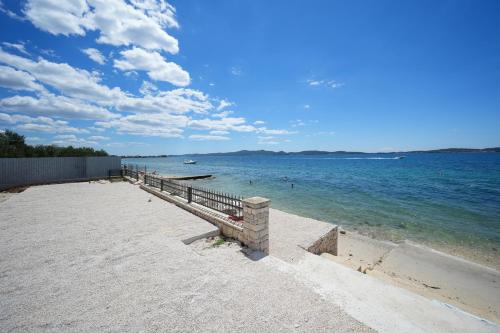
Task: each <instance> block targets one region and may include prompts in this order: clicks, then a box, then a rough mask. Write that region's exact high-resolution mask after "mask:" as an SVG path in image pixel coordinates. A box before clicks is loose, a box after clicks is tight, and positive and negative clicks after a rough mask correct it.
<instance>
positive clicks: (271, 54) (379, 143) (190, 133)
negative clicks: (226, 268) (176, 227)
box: [0, 0, 500, 155]
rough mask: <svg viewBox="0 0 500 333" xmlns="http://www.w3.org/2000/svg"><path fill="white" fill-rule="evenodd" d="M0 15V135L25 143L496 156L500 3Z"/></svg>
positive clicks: (229, 4) (111, 3) (162, 7)
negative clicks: (477, 151)
mask: <svg viewBox="0 0 500 333" xmlns="http://www.w3.org/2000/svg"><path fill="white" fill-rule="evenodd" d="M0 3H1V6H0V128H3V129H12V130H15V131H16V132H18V133H21V134H23V135H25V136H26V138H27V142H28V143H30V144H56V145H60V146H66V145H73V146H90V147H94V148H97V149H101V148H102V149H105V150H106V151H108V152H110V153H112V154H141V155H153V154H183V153H207V152H227V151H235V150H241V149H251V150H254V149H266V150H275V151H278V150H285V151H300V150H313V149H318V150H330V151H334V150H349V151H366V152H386V151H405V150H415V149H436V148H446V147H471V148H481V147H494V146H500V20H499V19H498V16H499V13H500V2H499V1H496V0H494V1H487V0H484V1H474V0H471V1H463V0H450V1H444V0H432V1H429V0H419V1H416V0H415V1H410V0H403V1H396V0H393V1H385V0H381V1H357V0H353V1H334V0H331V1H330V0H314V1H293V0H286V1H280V0H276V1H265V0H254V1H247V0H234V1H231V0H225V1H222V0H221V1H219V0H213V1H205V0H183V1H169V2H166V1H163V0H72V1H63V0H26V1H17V0H16V1H8V0H1V2H0Z"/></svg>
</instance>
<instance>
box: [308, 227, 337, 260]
mask: <svg viewBox="0 0 500 333" xmlns="http://www.w3.org/2000/svg"><path fill="white" fill-rule="evenodd" d="M338 236H339V227H335V228H333V229H332V230H331V231H330V232H328V233H327V234H325V235H324V236H323V237H321V238H320V239H318V240H317V241H316V242H314V243H313V244H312V245H311V246H309V248H308V249H307V251H309V252H311V253H314V254H322V253H330V254H333V255H335V256H336V255H337V254H338Z"/></svg>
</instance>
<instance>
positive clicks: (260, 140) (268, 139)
mask: <svg viewBox="0 0 500 333" xmlns="http://www.w3.org/2000/svg"><path fill="white" fill-rule="evenodd" d="M278 143H279V142H278V141H277V140H276V138H275V137H274V136H258V137H257V144H259V145H277V144H278Z"/></svg>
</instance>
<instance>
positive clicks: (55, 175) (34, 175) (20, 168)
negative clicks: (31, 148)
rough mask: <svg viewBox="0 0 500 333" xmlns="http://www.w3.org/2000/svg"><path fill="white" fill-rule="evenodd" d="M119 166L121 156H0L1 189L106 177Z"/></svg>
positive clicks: (117, 169) (117, 170)
mask: <svg viewBox="0 0 500 333" xmlns="http://www.w3.org/2000/svg"><path fill="white" fill-rule="evenodd" d="M120 168H121V158H120V157H119V156H103V157H26V158H25V157H22V158H0V190H4V189H7V188H11V187H16V186H24V185H36V184H48V183H57V182H69V181H85V180H90V179H97V178H107V177H109V176H110V173H116V172H119V170H120Z"/></svg>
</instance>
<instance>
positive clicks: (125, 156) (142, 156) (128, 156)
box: [120, 155, 167, 158]
mask: <svg viewBox="0 0 500 333" xmlns="http://www.w3.org/2000/svg"><path fill="white" fill-rule="evenodd" d="M120 157H121V158H160V157H167V155H122V156H120Z"/></svg>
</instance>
